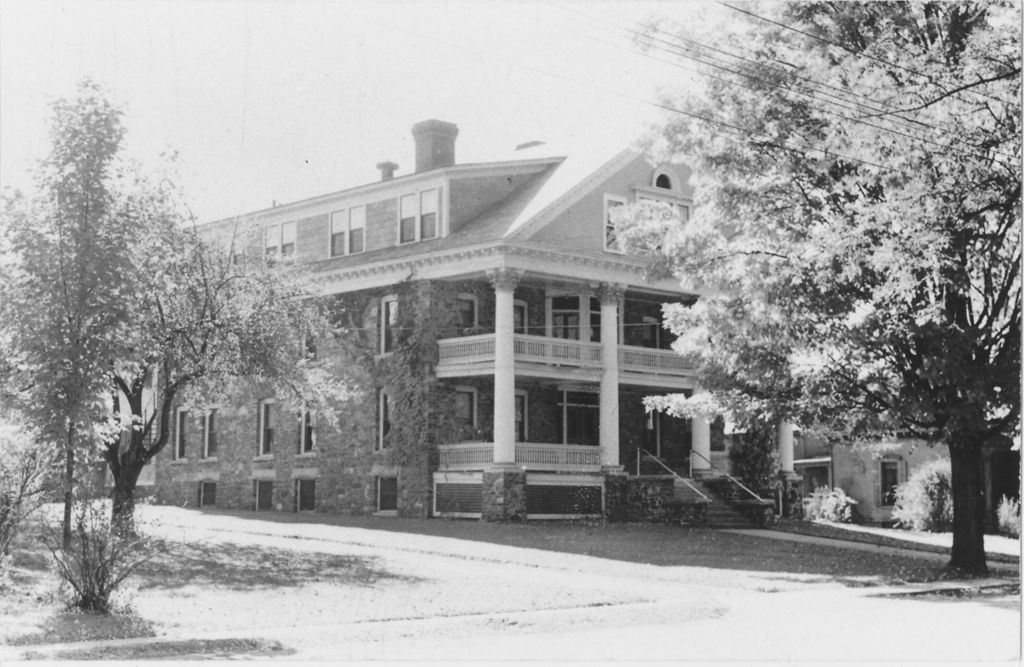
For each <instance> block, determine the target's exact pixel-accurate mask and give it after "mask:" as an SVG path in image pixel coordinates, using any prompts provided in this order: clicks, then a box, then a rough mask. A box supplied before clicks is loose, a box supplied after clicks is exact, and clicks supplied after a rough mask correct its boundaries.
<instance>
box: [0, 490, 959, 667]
mask: <svg viewBox="0 0 1024 667" xmlns="http://www.w3.org/2000/svg"><path fill="white" fill-rule="evenodd" d="M140 514H141V515H142V519H143V521H142V522H141V525H144V526H147V525H148V528H146V529H145V530H147V531H148V533H149V534H150V535H151V536H152V539H153V546H154V551H155V555H154V557H153V559H152V560H150V561H148V562H147V563H146V564H145V565H144V566H143V567H142V568H141V569H140V570H139V571H138V572H137V574H136V575H134V576H133V577H132V578H131V579H130V580H129V582H130V584H129V586H130V591H129V595H128V596H127V597H125V599H124V600H123V604H125V606H124V610H123V611H124V613H121V614H118V615H114V616H110V617H97V616H91V615H85V614H74V613H69V612H66V611H65V610H64V609H63V608H62V605H61V600H60V597H59V595H58V593H57V582H56V579H55V576H54V575H53V573H52V571H51V570H50V565H49V558H50V557H49V554H48V553H47V552H46V550H45V548H43V547H42V546H41V544H40V543H39V541H38V539H37V532H38V529H37V528H36V529H33V530H30V531H27V532H26V533H25V534H24V535H23V536H22V538H21V539H20V540H19V542H18V543H17V544H16V545H15V549H14V550H13V553H12V562H11V567H10V568H9V572H8V575H7V581H6V582H5V583H4V587H5V588H4V590H3V591H2V596H0V644H5V643H6V644H16V645H19V646H24V647H25V648H26V649H28V650H31V647H32V646H33V645H41V644H51V643H54V644H55V643H64V642H80V641H85V640H94V639H110V638H117V637H122V638H128V637H158V638H161V639H160V641H159V642H153V641H149V642H148V643H142V644H139V645H138V646H136V647H135V648H132V646H121V647H111V648H109V650H108V649H99V648H95V647H91V648H90V647H74V648H69V649H68V650H69V652H68V653H66V654H61V655H56V656H55V655H51V656H50V657H62V658H69V659H91V658H110V659H114V658H120V657H134V658H139V659H142V658H146V657H150V658H158V657H179V658H182V657H189V656H195V655H200V654H211V655H216V656H220V657H260V656H264V657H267V656H274V655H290V653H289V650H290V649H288V648H287V647H285V646H283V645H281V644H280V643H274V642H273V641H271V638H268V635H272V634H273V632H274V631H275V630H277V629H280V628H281V627H293V626H294V627H297V628H299V627H301V628H304V629H305V631H311V629H315V628H317V627H327V626H344V627H346V628H348V630H346V632H349V633H352V637H354V639H355V640H358V641H367V637H370V638H371V639H373V641H377V640H376V639H375V638H376V637H378V636H379V637H381V639H380V641H384V640H385V639H386V638H387V637H389V636H391V634H390V633H392V632H393V631H394V628H397V627H400V626H401V624H403V623H417V622H433V621H434V620H443V619H457V618H461V619H470V620H469V621H465V622H462V623H459V624H458V625H457V626H453V627H447V626H445V627H446V628H447V629H445V630H443V632H466V631H467V630H466V628H467V627H471V626H473V624H474V623H476V624H478V625H479V629H480V631H481V632H492V631H499V630H501V631H507V630H508V627H510V626H506V625H504V624H503V623H504V622H503V621H500V620H498V621H496V620H495V619H494V618H493V616H494V615H495V614H498V615H499V616H500V615H502V614H524V613H545V614H556V615H557V614H558V613H560V612H563V611H564V612H566V613H568V612H571V613H573V614H584V615H585V616H586V618H587V619H589V620H588V621H587V627H593V626H594V624H597V626H598V627H599V625H600V623H602V622H609V621H606V620H601V618H602V617H601V613H602V612H601V610H602V609H610V610H619V611H618V612H616V614H618V615H617V616H616V618H617V619H618V618H621V614H623V613H626V612H625V611H624V610H632V609H641V608H644V606H645V605H647V606H650V605H658V604H663V603H664V600H665V599H666V595H667V594H668V592H669V591H671V590H679V591H682V592H681V593H680V594H679V596H678V599H685V600H686V606H685V608H683V609H675V611H673V619H674V620H677V621H678V620H679V619H686V618H692V619H695V620H696V619H707V618H716V617H718V616H720V615H722V614H724V613H725V611H726V609H727V608H728V605H725V604H723V603H722V602H721V600H722V599H724V598H725V597H728V596H729V595H733V594H738V595H749V594H753V595H755V596H757V595H762V594H764V593H768V592H800V591H813V590H842V589H847V590H852V589H864V588H870V587H878V586H886V585H894V584H903V583H906V582H927V581H934V580H936V579H938V578H940V577H941V576H942V568H941V563H937V562H936V561H934V560H927V559H922V558H914V557H906V556H894V555H886V554H882V553H874V552H865V551H850V550H845V549H842V548H841V547H840V546H839V544H840V543H837V545H836V546H822V545H809V544H803V543H795V542H790V541H784V540H776V539H768V538H765V537H755V536H750V535H741V534H734V533H727V532H722V531H714V530H707V529H698V528H679V527H676V526H667V525H638V524H605V523H600V522H557V523H528V524H490V523H483V522H479V521H448V520H413V519H397V518H393V517H388V518H384V517H338V516H325V515H305V514H303V515H297V514H289V513H260V514H256V513H252V512H226V511H219V512H209V511H196V510H183V509H180V508H168V507H144V508H141V509H140ZM673 599H674V598H673ZM127 603H130V604H127ZM629 613H636V614H640V612H638V611H637V612H632V611H631V612H629ZM627 616H628V614H627ZM557 618H558V619H561V620H558V621H557V622H555V621H551V620H550V619H549V620H547V621H545V625H544V627H548V626H549V625H550V624H551V623H555V624H556V625H557V623H565V624H567V627H569V628H572V627H576V626H575V625H574V624H577V623H580V621H579V620H578V619H576V620H573V619H569V620H566V618H562V617H561V616H557ZM637 618H638V619H641V620H643V619H642V618H641V616H637ZM474 619H475V620H474ZM595 619H596V620H595ZM638 622H639V621H638ZM515 624H518V625H516V628H517V631H522V629H523V628H524V627H528V626H529V623H527V622H526V621H525V620H517V621H515V622H514V623H513V625H515ZM420 631H421V630H417V631H416V632H420ZM339 632H340V631H339ZM431 632H442V631H441V630H437V629H432V630H431ZM443 632H442V634H443ZM182 638H193V639H182ZM264 640H267V641H264ZM182 642H184V643H182ZM198 642H207V643H206V644H200V643H198ZM133 646H134V645H133ZM97 651H99V653H97ZM104 651H107V652H104ZM26 655H28V654H26ZM44 657H45V656H44Z"/></svg>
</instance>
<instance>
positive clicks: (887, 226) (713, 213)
mask: <svg viewBox="0 0 1024 667" xmlns="http://www.w3.org/2000/svg"><path fill="white" fill-rule="evenodd" d="M738 10H739V11H740V12H743V14H735V15H733V16H732V17H731V18H736V17H737V16H741V17H745V18H746V19H748V20H746V21H733V22H732V23H730V24H729V25H728V26H724V27H723V29H722V30H721V31H719V32H718V33H716V35H715V36H714V37H709V36H708V33H705V34H702V35H700V36H694V35H688V34H684V35H682V37H681V38H680V39H687V40H690V41H688V42H685V43H684V42H682V41H678V42H670V43H673V44H676V45H682V44H686V45H687V46H686V49H688V50H683V49H682V46H680V48H679V49H676V52H677V53H683V54H684V55H692V54H693V53H694V52H698V53H700V54H702V56H703V57H704V59H705V61H706V62H712V61H713V60H712V58H720V59H719V60H716V61H714V62H718V63H719V64H721V63H722V62H724V60H722V59H724V58H726V56H724V55H723V52H727V53H737V54H740V55H742V56H743V59H742V60H741V59H733V60H730V64H729V66H728V67H724V66H723V69H720V70H716V72H715V74H716V76H717V78H710V79H709V80H708V81H707V85H706V89H705V90H704V92H703V94H702V95H694V94H693V93H691V92H690V91H687V92H686V93H683V92H679V93H678V94H677V95H675V96H670V98H669V99H667V100H666V106H671V107H673V108H675V109H677V110H679V111H680V112H681V113H678V114H676V115H674V116H673V117H671V118H669V119H668V120H666V122H665V123H664V125H663V126H662V127H661V128H659V131H658V132H657V133H656V137H655V138H654V139H653V140H652V142H651V144H652V145H651V148H652V150H653V151H654V152H655V153H657V154H658V155H657V157H658V158H659V159H666V158H669V159H671V158H674V159H677V160H684V161H687V162H688V163H689V164H690V165H691V166H692V167H693V169H694V173H695V180H696V182H695V183H694V185H695V187H696V192H697V201H696V207H695V214H694V216H693V217H692V219H691V220H690V221H689V222H688V223H686V224H685V225H684V224H682V223H681V222H680V221H678V220H676V219H675V218H673V216H672V215H671V214H670V213H669V212H668V211H667V210H661V211H651V210H649V207H648V210H646V211H643V210H642V211H634V212H633V213H632V227H631V229H630V230H629V231H628V232H627V233H626V236H628V238H629V240H630V242H631V243H633V244H634V245H635V246H640V247H644V248H646V249H647V250H648V251H649V252H651V253H653V254H656V255H658V256H659V257H660V261H659V262H658V264H659V268H660V269H661V270H663V271H666V272H671V273H672V274H674V275H676V276H679V277H680V278H681V279H682V280H683V283H684V285H686V286H688V287H689V288H690V289H693V290H696V291H700V292H701V293H703V294H705V295H706V296H705V297H704V298H702V299H701V300H700V301H698V302H697V304H696V305H695V306H693V307H692V308H689V309H687V308H680V307H670V308H669V312H668V313H667V323H668V324H669V326H670V327H671V328H672V329H673V331H675V332H676V333H677V334H679V335H680V337H681V338H680V342H679V343H678V345H677V349H678V350H679V351H680V352H682V353H685V354H688V355H692V356H693V359H694V361H695V363H696V364H697V366H698V368H699V373H700V378H701V382H702V384H703V386H704V387H706V388H707V389H708V390H709V392H708V394H707V395H705V396H704V397H698V398H696V399H690V400H687V399H685V398H682V397H674V398H669V399H665V400H662V401H660V402H658V401H655V403H657V404H659V405H661V406H662V407H667V408H669V409H673V410H675V411H676V412H677V413H680V414H683V413H693V412H701V411H704V412H715V411H725V412H729V413H731V414H732V415H733V418H734V419H737V420H738V421H742V418H743V417H744V416H746V417H747V419H753V420H766V421H772V420H776V421H777V420H780V419H788V420H791V421H796V422H800V423H801V424H803V425H804V426H805V427H807V426H811V425H813V426H815V427H816V428H818V429H820V430H822V431H824V432H831V433H833V434H844V435H845V436H848V437H852V438H869V437H877V436H878V435H880V434H888V435H894V434H895V435H906V436H914V437H921V438H925V439H927V440H929V441H931V442H935V443H944V444H945V445H946V446H947V447H948V448H949V452H950V456H951V460H952V486H953V497H954V508H955V512H954V526H953V548H952V552H951V560H950V565H951V566H953V567H956V568H960V569H962V570H965V571H968V572H984V571H986V564H985V554H984V548H983V530H982V513H983V508H982V504H981V493H982V484H981V477H982V472H981V450H982V448H984V447H986V446H989V445H992V444H995V443H999V442H1000V441H1003V442H1005V439H1006V438H1008V437H1013V436H1014V435H1016V434H1017V431H1016V429H1017V425H1018V423H1019V419H1020V353H1021V351H1020V328H1021V290H1020V267H1021V251H1020V233H1021V220H1020V196H1021V189H1020V187H1021V186H1020V184H1021V177H1020V171H1021V146H1020V143H1021V142H1020V118H1021V109H1020V99H1021V96H1020V78H1021V76H1020V74H1021V71H1020V61H1021V49H1020V29H1019V28H1020V13H1019V6H1017V5H1013V4H1009V3H999V2H994V3H978V4H974V3H918V2H913V3H902V2H901V3H883V2H872V3H788V4H770V5H769V4H765V5H743V6H742V7H740V8H738ZM646 34H647V36H648V38H649V40H650V41H649V43H650V44H651V45H657V44H662V43H666V37H665V36H666V35H668V36H669V37H668V39H671V40H675V39H677V35H676V34H675V33H671V32H670V29H669V28H668V27H665V28H662V27H661V25H660V24H658V23H652V24H651V25H649V26H648V29H647V33H646ZM654 38H657V39H658V40H660V41H655V40H654ZM709 40H713V44H711V45H710V46H714V47H715V48H718V49H720V50H719V51H710V50H703V51H702V50H701V48H699V47H700V46H701V45H699V44H697V42H700V43H702V44H703V45H705V46H708V41H709ZM805 430H806V428H805Z"/></svg>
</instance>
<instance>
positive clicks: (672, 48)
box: [556, 6, 1014, 160]
mask: <svg viewBox="0 0 1024 667" xmlns="http://www.w3.org/2000/svg"><path fill="white" fill-rule="evenodd" d="M556 8H558V9H561V8H560V7H557V6H556ZM567 11H573V10H567ZM573 13H575V14H578V15H580V16H587V15H586V14H583V13H581V12H575V11H573ZM594 20H599V19H594ZM601 22H602V23H604V24H605V25H610V26H613V27H614V28H616V29H617V30H624V31H626V32H627V33H629V34H633V35H636V36H638V37H642V38H645V39H648V40H655V41H658V42H661V43H663V44H666V45H667V46H662V47H661V48H662V50H665V51H667V52H669V53H671V54H673V55H677V56H679V57H682V58H686V59H688V60H692V61H693V62H696V63H699V64H701V65H705V66H707V67H711V68H714V69H716V70H719V71H724V72H728V73H729V74H733V75H736V76H740V77H744V78H747V79H750V80H752V81H757V82H760V83H762V84H764V85H766V86H769V87H772V88H775V89H780V88H779V86H777V85H776V84H773V83H771V82H769V81H766V80H765V79H763V78H761V77H758V76H756V75H754V74H751V73H749V72H744V71H742V70H736V69H730V68H728V67H724V66H722V65H718V64H716V63H714V62H709V61H707V60H701V59H700V58H698V57H696V56H693V55H690V54H689V53H687V52H685V51H683V50H680V49H685V48H686V47H679V46H678V45H676V44H675V43H672V42H669V41H667V40H665V39H661V38H657V37H651V36H649V35H644V34H643V33H641V32H640V31H637V30H634V29H631V28H626V27H623V26H619V25H617V24H610V23H607V22H604V21H601ZM656 30H657V29H656ZM570 32H573V33H574V34H577V35H580V36H582V37H585V38H587V39H591V40H593V41H597V42H600V43H603V44H606V45H609V46H613V47H615V48H619V49H623V50H626V51H630V52H632V53H635V54H637V55H640V56H643V57H647V58H651V59H653V60H657V61H659V62H664V63H666V64H669V65H673V66H676V67H678V68H679V69H682V70H684V71H689V72H693V73H695V74H700V75H701V76H705V77H707V78H711V79H715V80H718V81H722V82H723V83H726V84H728V85H734V86H740V87H742V88H746V89H748V90H752V91H755V92H756V91H758V90H759V89H758V88H755V87H753V86H751V85H747V84H744V83H742V82H739V81H734V80H731V79H727V78H724V77H721V76H717V75H714V74H711V73H709V72H703V71H700V70H695V69H693V68H688V67H685V66H683V65H681V64H679V63H677V62H675V61H670V60H665V59H663V58H658V57H655V56H651V55H650V54H649V53H643V52H640V51H636V50H634V49H629V48H627V47H624V46H622V45H620V44H616V43H613V42H609V41H606V40H602V39H600V38H597V37H594V36H593V35H592V34H587V33H580V32H578V31H574V30H570ZM659 32H664V33H665V34H670V33H667V32H665V31H660V30H659ZM684 41H687V40H684ZM692 43H695V44H699V43H697V42H692ZM701 46H704V48H711V47H706V46H705V45H701ZM715 50H718V51H721V50H719V49H715ZM721 52H723V53H727V52H724V51H721ZM729 55H731V56H732V57H734V58H737V59H741V60H747V61H748V62H753V63H756V61H752V60H750V59H749V58H745V57H744V56H738V55H735V54H729ZM705 57H707V56H705ZM779 71H785V70H781V68H779ZM787 74H788V73H787ZM798 78H802V79H804V80H806V81H808V82H811V83H813V84H815V85H822V84H818V83H817V82H815V81H813V80H812V79H809V78H807V77H798ZM790 92H794V93H796V94H798V95H801V96H804V97H807V98H809V99H811V100H813V101H815V102H819V103H825V104H831V105H833V106H838V107H840V108H843V109H848V110H851V111H858V112H859V111H860V110H861V109H860V108H858V107H853V106H850V105H849V104H848V103H845V102H850V100H845V99H842V98H839V97H838V96H835V95H829V96H830V97H836V99H842V102H844V103H841V102H834V101H831V100H826V99H822V98H820V97H817V96H815V95H814V94H812V93H810V92H805V91H801V90H796V89H791V91H790ZM826 94H827V93H826ZM853 94H854V95H856V93H853ZM865 99H868V98H865ZM810 106H811V108H813V109H815V110H817V111H819V112H821V113H824V114H829V115H832V116H835V117H838V118H841V119H843V120H847V121H850V122H852V123H857V124H860V125H864V126H866V127H871V128H873V129H877V130H879V131H882V132H888V133H890V134H895V135H899V136H902V137H905V138H908V139H912V140H914V141H918V142H922V143H927V144H931V145H933V146H936V147H938V148H941V149H943V150H948V151H951V152H956V153H958V154H961V155H965V156H968V157H975V158H980V159H983V160H985V159H988V157H989V156H988V155H985V154H982V153H977V152H973V151H970V150H968V149H963V148H960V147H957V146H955V145H953V144H947V143H942V142H940V141H936V140H934V139H929V138H927V137H921V136H919V135H915V134H909V133H907V132H904V131H901V130H898V129H895V128H891V127H885V126H882V125H878V124H876V123H872V122H869V121H867V120H864V119H863V118H857V117H853V116H848V115H846V114H843V113H840V112H838V111H833V110H829V109H823V108H821V107H816V106H814V105H810ZM870 110H872V111H878V112H883V113H884V115H889V116H890V117H893V118H899V119H902V120H904V121H905V122H908V123H915V124H918V125H922V126H923V127H926V128H929V129H932V130H934V131H936V132H946V130H943V129H942V128H938V127H936V126H934V125H930V124H928V123H923V122H920V121H914V120H910V119H906V118H903V117H902V116H893V115H892V114H891V113H890V112H888V111H886V110H885V109H883V108H874V109H870ZM992 153H993V155H999V156H1001V157H1004V158H1009V159H1014V158H1013V156H1010V155H1007V154H1005V153H1001V152H998V151H993V152H992Z"/></svg>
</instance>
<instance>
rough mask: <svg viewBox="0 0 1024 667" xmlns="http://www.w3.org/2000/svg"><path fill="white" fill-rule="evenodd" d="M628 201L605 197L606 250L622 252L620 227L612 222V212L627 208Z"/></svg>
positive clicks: (620, 198)
mask: <svg viewBox="0 0 1024 667" xmlns="http://www.w3.org/2000/svg"><path fill="white" fill-rule="evenodd" d="M625 204H626V200H625V199H623V198H622V197H614V196H612V195H605V196H604V249H605V250H610V251H612V252H621V249H620V248H619V238H618V226H617V224H616V223H615V222H613V221H612V211H614V210H615V209H616V208H618V207H620V206H625Z"/></svg>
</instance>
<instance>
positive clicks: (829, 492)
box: [804, 486, 857, 523]
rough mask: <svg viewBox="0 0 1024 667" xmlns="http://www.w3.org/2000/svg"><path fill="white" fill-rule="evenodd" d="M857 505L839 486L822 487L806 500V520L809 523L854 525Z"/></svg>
mask: <svg viewBox="0 0 1024 667" xmlns="http://www.w3.org/2000/svg"><path fill="white" fill-rule="evenodd" d="M856 504H857V501H856V500H854V499H853V498H851V497H850V496H848V495H846V492H845V491H843V490H842V489H841V488H839V487H838V486H837V487H835V488H832V489H830V488H828V487H824V486H821V487H818V488H817V489H815V490H814V491H813V492H812V493H811V495H809V496H807V497H806V498H804V518H805V519H807V520H808V521H830V522H832V523H852V522H853V516H854V505H856Z"/></svg>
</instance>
